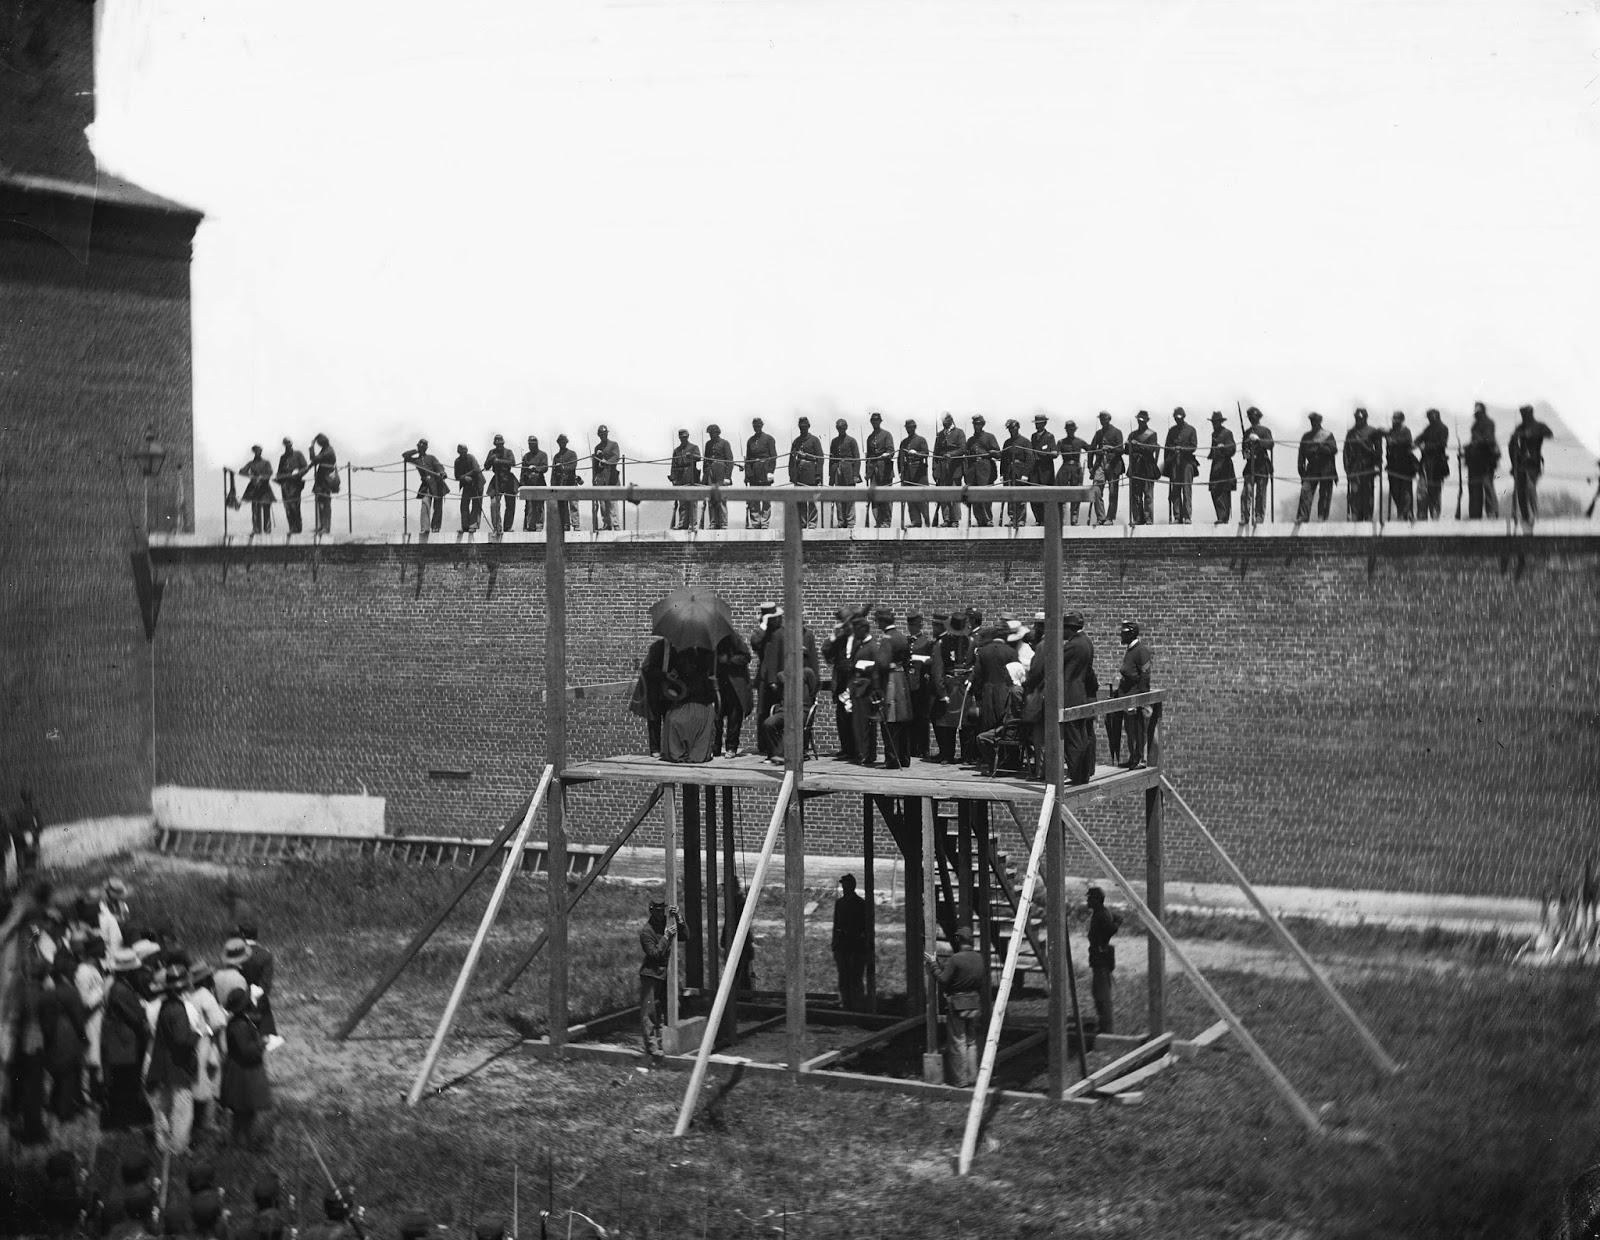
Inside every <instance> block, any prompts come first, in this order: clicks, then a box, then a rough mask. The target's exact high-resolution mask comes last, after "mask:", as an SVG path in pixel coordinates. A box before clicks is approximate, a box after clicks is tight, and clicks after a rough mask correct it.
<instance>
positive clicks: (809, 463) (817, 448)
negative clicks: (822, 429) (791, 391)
mask: <svg viewBox="0 0 1600 1240" xmlns="http://www.w3.org/2000/svg"><path fill="white" fill-rule="evenodd" d="M799 429H800V433H799V434H798V435H796V436H795V439H794V442H793V443H792V444H790V445H789V483H790V485H791V486H797V487H819V486H821V485H822V440H820V439H818V438H817V437H816V436H815V435H813V434H812V433H811V423H810V422H809V421H807V420H806V419H805V418H801V419H800V421H799ZM796 507H797V508H799V510H800V527H801V528H802V529H807V530H814V529H816V528H817V506H816V505H815V504H812V503H802V504H798V505H796Z"/></svg>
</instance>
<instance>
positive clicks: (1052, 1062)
mask: <svg viewBox="0 0 1600 1240" xmlns="http://www.w3.org/2000/svg"><path fill="white" fill-rule="evenodd" d="M1042 550H1043V555H1044V625H1045V627H1044V647H1043V649H1042V650H1041V651H1040V652H1039V654H1038V655H1036V656H1035V657H1036V658H1037V657H1043V658H1044V659H1045V674H1044V719H1045V726H1044V778H1045V782H1046V783H1050V784H1054V785H1055V791H1056V797H1055V800H1056V804H1057V805H1060V804H1061V803H1062V800H1061V799H1062V796H1063V795H1064V794H1065V791H1066V789H1065V772H1064V771H1063V769H1062V762H1061V699H1062V683H1061V647H1062V644H1063V641H1064V639H1065V636H1066V634H1065V630H1064V627H1063V625H1062V610H1061V609H1062V601H1061V505H1060V504H1055V503H1050V504H1046V505H1045V506H1044V546H1043V549H1042ZM1047 829H1048V831H1049V834H1048V836H1047V837H1046V840H1045V886H1044V902H1045V926H1046V936H1045V951H1046V953H1047V954H1048V955H1049V957H1050V960H1049V968H1050V983H1049V984H1050V1013H1049V1020H1050V1035H1049V1039H1048V1050H1049V1059H1048V1066H1049V1077H1050V1084H1049V1088H1048V1093H1049V1096H1050V1097H1051V1098H1059V1097H1061V1094H1062V1091H1064V1090H1065V1089H1066V1088H1067V1014H1068V1012H1070V1011H1071V998H1072V996H1070V995H1069V994H1067V987H1068V986H1069V985H1070V984H1071V983H1070V981H1069V980H1068V979H1069V978H1071V976H1072V973H1071V971H1070V970H1069V969H1068V968H1067V960H1066V956H1067V952H1069V951H1070V950H1072V949H1071V946H1070V945H1069V944H1068V942H1067V858H1066V840H1065V829H1064V828H1063V827H1062V825H1061V819H1060V816H1059V815H1055V814H1052V815H1051V822H1050V825H1049V827H1048V828H1047Z"/></svg>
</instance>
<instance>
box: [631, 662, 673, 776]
mask: <svg viewBox="0 0 1600 1240" xmlns="http://www.w3.org/2000/svg"><path fill="white" fill-rule="evenodd" d="M666 659H667V641H666V638H664V637H658V638H656V639H655V640H654V641H652V642H651V643H650V646H649V648H648V649H647V650H646V651H645V653H644V659H643V660H642V661H641V662H640V664H639V677H638V679H637V680H636V681H635V682H634V686H633V696H632V697H631V698H630V699H629V700H628V709H629V710H630V711H631V712H632V713H633V714H635V715H638V716H639V718H641V719H643V720H644V721H645V727H646V729H647V730H648V736H649V745H650V756H651V757H652V758H656V757H660V755H661V719H662V716H664V715H665V714H666V713H667V700H666V697H665V695H664V692H663V691H664V689H665V688H666V682H667V669H666Z"/></svg>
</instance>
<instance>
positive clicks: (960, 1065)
mask: <svg viewBox="0 0 1600 1240" xmlns="http://www.w3.org/2000/svg"><path fill="white" fill-rule="evenodd" d="M950 942H951V946H952V947H954V949H955V950H954V951H953V952H952V953H951V955H950V956H949V958H948V959H946V960H944V961H943V962H941V961H940V960H939V957H938V955H937V954H936V953H934V952H923V953H922V958H923V960H924V961H926V962H927V965H928V968H929V969H931V970H932V971H933V977H934V980H935V981H936V982H938V984H939V988H940V989H941V990H943V991H944V1002H945V1024H944V1029H945V1040H944V1073H945V1077H944V1079H945V1084H947V1085H959V1086H967V1085H971V1084H972V1083H973V1082H974V1081H975V1080H977V1077H978V1020H979V1017H980V1016H981V1015H982V1013H981V1011H980V1008H981V1006H982V995H983V983H984V977H983V957H982V956H981V955H979V954H978V952H977V951H976V950H974V948H973V946H972V931H970V930H968V929H967V928H966V927H965V926H958V927H957V928H956V930H955V933H953V934H952V935H951V936H950Z"/></svg>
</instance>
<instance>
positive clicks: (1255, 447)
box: [1239, 405, 1276, 525]
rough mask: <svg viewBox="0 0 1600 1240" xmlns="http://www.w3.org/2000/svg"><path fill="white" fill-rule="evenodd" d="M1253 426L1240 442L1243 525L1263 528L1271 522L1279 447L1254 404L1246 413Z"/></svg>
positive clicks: (1240, 503)
mask: <svg viewBox="0 0 1600 1240" xmlns="http://www.w3.org/2000/svg"><path fill="white" fill-rule="evenodd" d="M1244 416H1245V418H1246V419H1247V420H1248V421H1249V423H1250V425H1249V426H1248V427H1246V428H1245V432H1244V436H1243V438H1242V439H1241V440H1240V443H1239V451H1240V453H1241V454H1242V455H1243V457H1244V491H1243V493H1242V494H1241V495H1240V496H1239V523H1240V524H1241V525H1244V524H1246V523H1248V524H1250V525H1260V524H1261V523H1262V522H1263V521H1265V520H1266V519H1267V500H1268V498H1269V497H1270V495H1271V493H1272V450H1273V448H1274V447H1275V446H1276V445H1275V443H1274V441H1273V438H1272V431H1271V430H1269V429H1268V427H1267V425H1266V424H1265V423H1264V422H1262V420H1261V410H1259V409H1257V408H1256V407H1255V406H1254V405H1251V406H1250V408H1249V409H1247V410H1245V415H1244Z"/></svg>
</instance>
